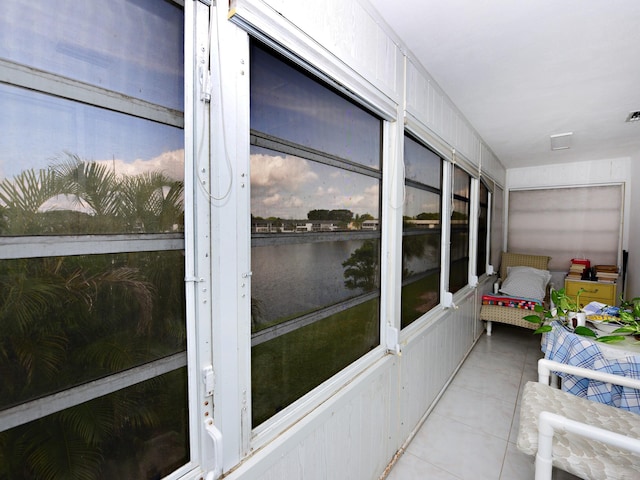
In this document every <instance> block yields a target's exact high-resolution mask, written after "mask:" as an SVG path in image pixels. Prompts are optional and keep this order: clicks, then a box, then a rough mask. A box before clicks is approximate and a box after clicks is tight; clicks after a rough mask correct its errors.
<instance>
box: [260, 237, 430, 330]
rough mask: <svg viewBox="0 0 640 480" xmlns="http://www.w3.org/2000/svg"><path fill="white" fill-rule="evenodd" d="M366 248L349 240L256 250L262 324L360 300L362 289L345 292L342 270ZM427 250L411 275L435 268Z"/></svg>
mask: <svg viewBox="0 0 640 480" xmlns="http://www.w3.org/2000/svg"><path fill="white" fill-rule="evenodd" d="M378 243H379V242H378ZM362 244H363V241H362V240H349V241H339V242H318V243H303V244H289V245H268V246H260V247H254V248H253V249H252V250H251V257H252V258H251V271H252V279H251V285H252V293H251V298H252V300H253V301H254V302H255V301H256V300H257V302H258V304H259V310H260V315H259V319H258V323H260V324H266V323H270V322H273V321H274V320H277V319H279V318H283V317H292V316H297V315H301V314H303V313H307V312H309V311H312V310H317V309H320V308H323V307H326V306H329V305H332V304H335V303H338V302H341V301H344V300H347V299H349V298H352V297H355V296H357V295H360V294H362V293H363V291H362V290H361V289H355V290H351V289H349V288H347V287H345V284H344V281H345V277H344V270H345V268H344V267H343V266H342V263H343V262H344V261H345V260H347V259H348V258H349V257H350V256H351V254H352V253H353V252H354V251H355V250H356V249H358V248H360V247H361V246H362ZM425 250H426V251H425V255H424V257H421V258H419V259H413V260H412V261H411V266H410V269H411V270H413V271H414V272H416V273H417V272H419V271H425V270H428V269H430V268H434V267H435V266H437V261H438V258H437V256H438V255H439V253H437V249H433V248H430V247H427V248H426V249H425Z"/></svg>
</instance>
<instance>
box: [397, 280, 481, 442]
mask: <svg viewBox="0 0 640 480" xmlns="http://www.w3.org/2000/svg"><path fill="white" fill-rule="evenodd" d="M476 309H477V306H476V296H475V292H474V291H470V292H469V294H468V296H467V297H466V298H463V299H462V300H461V301H460V300H459V305H458V308H457V309H452V310H449V311H448V314H447V315H445V316H443V317H442V318H439V319H437V320H436V321H435V322H434V323H433V324H431V325H429V326H428V327H427V328H426V329H425V330H424V331H423V332H422V333H420V334H418V335H416V336H415V337H413V338H412V339H411V340H410V341H409V342H408V343H407V344H406V345H404V346H403V349H402V357H401V373H400V376H401V379H400V391H399V402H400V416H401V422H400V425H399V428H400V437H401V438H407V437H409V435H410V434H411V432H412V431H413V430H414V429H415V428H416V426H417V425H419V424H420V422H421V420H422V419H423V417H424V415H425V413H426V412H427V411H428V410H429V408H430V407H431V406H432V404H433V402H434V400H436V399H437V398H438V396H439V394H440V393H441V391H442V389H443V388H444V387H445V386H446V384H447V383H448V381H449V380H450V378H451V376H452V375H453V373H454V372H455V371H456V369H457V368H458V366H459V365H460V363H461V361H462V359H463V358H464V356H465V355H466V354H467V352H468V351H469V350H470V349H471V347H472V345H473V342H474V341H475V338H476V337H477V335H478V329H477V326H476V320H475V318H477V317H476V316H475V311H476Z"/></svg>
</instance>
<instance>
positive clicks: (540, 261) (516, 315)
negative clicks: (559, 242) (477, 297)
mask: <svg viewBox="0 0 640 480" xmlns="http://www.w3.org/2000/svg"><path fill="white" fill-rule="evenodd" d="M550 259H551V257H546V256H542V255H526V254H522V253H509V252H502V261H501V262H500V279H505V278H507V268H508V267H518V266H522V267H533V268H538V269H540V270H547V266H548V264H549V260H550ZM534 313H535V312H532V311H531V310H522V309H519V308H511V307H503V306H500V305H482V308H481V309H480V320H484V321H485V322H486V328H487V335H491V324H492V322H500V323H507V324H509V325H516V326H518V327H524V328H530V329H531V330H535V329H536V328H537V327H538V325H537V324H535V323H531V322H528V321H526V320H523V319H522V317H526V316H527V315H532V314H534Z"/></svg>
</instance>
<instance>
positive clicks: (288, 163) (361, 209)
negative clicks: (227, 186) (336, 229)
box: [251, 147, 380, 219]
mask: <svg viewBox="0 0 640 480" xmlns="http://www.w3.org/2000/svg"><path fill="white" fill-rule="evenodd" d="M251 152H252V153H251V214H252V215H254V216H257V217H263V218H267V217H279V218H283V219H305V218H307V213H308V212H309V211H310V210H320V209H324V210H338V209H347V210H351V211H352V212H353V213H354V215H355V214H359V215H362V214H364V213H369V214H371V215H373V217H374V218H379V216H380V213H379V212H380V209H379V188H380V187H379V180H378V179H376V178H372V177H368V176H365V175H361V174H357V173H354V172H349V171H346V170H343V169H340V168H336V167H330V166H327V165H323V164H320V163H316V162H311V161H309V160H305V159H301V158H298V157H295V156H291V155H285V154H278V153H276V152H271V151H269V150H266V149H261V148H257V147H253V148H252V150H251Z"/></svg>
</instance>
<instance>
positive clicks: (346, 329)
mask: <svg viewBox="0 0 640 480" xmlns="http://www.w3.org/2000/svg"><path fill="white" fill-rule="evenodd" d="M379 303H380V302H379V300H378V298H375V299H372V300H369V301H367V302H364V303H361V304H359V305H356V306H355V307H352V308H349V309H347V310H342V311H340V312H339V313H336V314H334V315H331V316H329V317H327V318H324V319H323V320H321V321H319V322H315V323H312V324H311V325H307V326H306V327H303V328H300V329H298V330H295V331H293V332H291V333H287V334H286V335H281V336H279V337H277V338H275V339H273V340H270V341H268V342H265V343H262V344H260V345H257V346H254V347H253V348H252V349H251V395H252V423H253V425H254V426H256V425H259V424H260V423H262V422H264V421H265V420H267V419H268V418H270V417H272V416H273V415H275V414H276V413H278V412H279V411H280V410H282V409H283V408H285V407H286V406H287V405H290V404H291V403H292V402H294V401H295V400H297V399H298V398H300V397H302V396H303V395H304V394H305V393H307V392H309V391H310V390H311V389H313V388H315V387H316V386H318V385H320V384H321V383H322V382H324V381H325V380H327V379H328V378H330V377H331V376H332V375H334V374H336V373H338V372H339V371H340V370H342V369H343V368H345V367H346V366H348V365H349V364H351V363H353V362H354V361H355V360H357V359H358V358H359V357H361V356H362V355H364V354H365V353H367V352H368V351H370V350H372V349H373V348H375V347H377V346H378V345H379V343H380V340H379V339H380V325H379V314H378V312H379V310H380V305H379Z"/></svg>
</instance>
